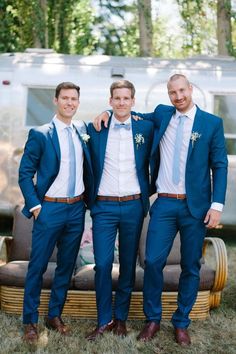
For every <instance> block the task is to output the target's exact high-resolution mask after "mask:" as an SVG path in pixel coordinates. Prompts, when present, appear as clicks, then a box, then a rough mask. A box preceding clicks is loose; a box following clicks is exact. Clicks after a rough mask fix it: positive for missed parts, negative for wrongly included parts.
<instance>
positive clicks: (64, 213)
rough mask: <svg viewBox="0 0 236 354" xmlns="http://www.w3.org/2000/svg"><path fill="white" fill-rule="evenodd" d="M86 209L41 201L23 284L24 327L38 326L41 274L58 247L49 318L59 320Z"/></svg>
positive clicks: (80, 206) (78, 245)
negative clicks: (27, 325) (32, 324)
mask: <svg viewBox="0 0 236 354" xmlns="http://www.w3.org/2000/svg"><path fill="white" fill-rule="evenodd" d="M84 215H85V206H84V202H83V201H79V202H77V203H74V204H65V203H54V202H53V203H52V202H46V201H44V202H43V204H42V209H41V212H40V214H39V216H38V218H37V220H35V222H34V226H33V233H32V251H31V257H30V262H29V267H28V273H27V277H26V282H25V293H24V307H23V323H24V324H28V323H37V322H38V306H39V303H40V293H41V288H42V281H43V274H44V273H45V271H46V269H47V265H48V262H49V259H50V257H51V255H52V253H53V250H54V248H55V246H56V245H57V248H58V252H57V267H56V270H55V276H54V280H53V284H52V288H51V296H50V301H49V309H48V316H49V317H50V318H53V317H56V316H60V315H61V313H62V310H63V306H64V303H65V300H66V295H67V290H68V288H69V286H70V281H71V276H72V273H73V270H74V266H75V262H76V257H77V254H78V251H79V247H80V241H81V238H82V234H83V230H84Z"/></svg>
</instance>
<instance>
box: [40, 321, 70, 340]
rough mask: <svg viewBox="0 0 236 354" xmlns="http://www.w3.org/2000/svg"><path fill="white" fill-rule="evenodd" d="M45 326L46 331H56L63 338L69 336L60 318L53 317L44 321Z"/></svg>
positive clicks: (68, 331) (66, 327) (67, 328)
mask: <svg viewBox="0 0 236 354" xmlns="http://www.w3.org/2000/svg"><path fill="white" fill-rule="evenodd" d="M45 325H46V327H47V328H48V329H52V330H53V331H57V332H59V333H60V334H62V335H63V336H67V335H69V334H70V329H69V327H68V326H66V325H65V324H64V322H63V321H62V319H61V317H53V318H48V317H46V319H45Z"/></svg>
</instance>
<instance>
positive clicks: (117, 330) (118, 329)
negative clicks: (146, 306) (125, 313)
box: [113, 320, 127, 337]
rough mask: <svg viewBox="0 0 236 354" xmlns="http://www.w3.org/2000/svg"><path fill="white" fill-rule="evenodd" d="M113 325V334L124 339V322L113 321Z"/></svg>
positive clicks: (125, 333) (125, 330)
mask: <svg viewBox="0 0 236 354" xmlns="http://www.w3.org/2000/svg"><path fill="white" fill-rule="evenodd" d="M114 323H115V325H114V328H113V333H114V334H115V335H117V336H120V337H126V336H127V328H126V322H125V321H121V320H115V321H114Z"/></svg>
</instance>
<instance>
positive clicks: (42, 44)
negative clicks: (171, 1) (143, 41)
mask: <svg viewBox="0 0 236 354" xmlns="http://www.w3.org/2000/svg"><path fill="white" fill-rule="evenodd" d="M153 1H154V0H153ZM176 3H177V4H178V6H179V12H180V15H181V18H182V24H180V28H177V29H176V31H170V27H169V25H168V18H165V17H164V16H162V17H160V16H158V14H157V17H156V18H155V19H153V55H154V56H158V57H166V58H169V57H172V58H173V57H178V58H183V57H187V56H192V55H196V54H207V55H210V54H216V53H217V38H216V26H217V23H216V8H217V0H208V1H207V0H176ZM225 6H228V8H229V11H231V17H232V43H233V44H232V43H229V46H230V48H229V51H230V53H231V54H233V55H236V54H235V49H234V47H235V46H236V15H235V12H234V11H232V10H231V7H230V0H225ZM150 28H151V27H150ZM139 46H140V45H139V19H138V1H137V0H129V1H127V0H67V1H64V0H31V1H29V0H0V52H14V51H24V50H25V49H26V48H28V47H39V48H53V49H54V50H55V51H56V52H61V53H71V54H84V55H90V54H94V53H100V54H107V55H125V56H138V55H139V53H140V48H139Z"/></svg>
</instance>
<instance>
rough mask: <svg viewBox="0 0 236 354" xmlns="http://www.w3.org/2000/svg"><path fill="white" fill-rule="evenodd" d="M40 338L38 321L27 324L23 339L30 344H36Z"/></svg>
mask: <svg viewBox="0 0 236 354" xmlns="http://www.w3.org/2000/svg"><path fill="white" fill-rule="evenodd" d="M38 339H39V336H38V326H37V324H36V323H29V324H26V325H25V328H24V335H23V340H24V341H26V342H27V343H28V344H34V343H36V342H37V340H38Z"/></svg>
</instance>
